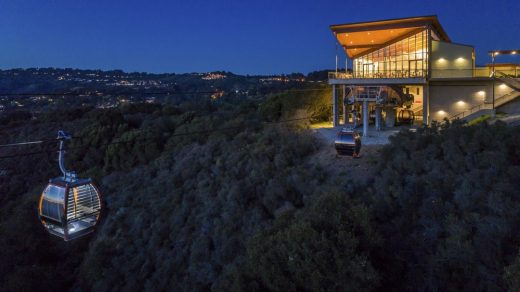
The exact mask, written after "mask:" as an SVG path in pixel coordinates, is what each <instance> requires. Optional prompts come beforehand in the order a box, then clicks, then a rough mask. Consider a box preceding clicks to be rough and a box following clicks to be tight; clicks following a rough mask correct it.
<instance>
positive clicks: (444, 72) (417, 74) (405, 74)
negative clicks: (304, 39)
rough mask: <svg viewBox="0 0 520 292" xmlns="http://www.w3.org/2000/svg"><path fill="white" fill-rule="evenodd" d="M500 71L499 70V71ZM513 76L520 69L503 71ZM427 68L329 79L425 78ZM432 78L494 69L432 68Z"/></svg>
mask: <svg viewBox="0 0 520 292" xmlns="http://www.w3.org/2000/svg"><path fill="white" fill-rule="evenodd" d="M497 72H498V71H497ZM501 72H502V73H503V74H504V75H506V76H508V77H511V78H515V77H516V78H520V71H519V70H515V69H511V70H504V71H501ZM427 74H428V71H427V70H386V71H377V72H368V73H367V72H353V73H345V72H329V79H352V78H360V79H376V78H425V77H427ZM430 74H431V75H430V77H431V78H473V77H488V78H491V77H493V76H492V69H490V68H488V67H477V68H472V69H432V70H431V73H430Z"/></svg>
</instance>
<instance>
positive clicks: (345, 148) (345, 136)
mask: <svg viewBox="0 0 520 292" xmlns="http://www.w3.org/2000/svg"><path fill="white" fill-rule="evenodd" d="M334 147H335V148H336V152H337V153H338V155H351V156H353V157H359V151H361V136H360V135H359V133H358V132H356V131H354V130H350V129H343V130H341V131H339V132H338V133H337V134H336V140H335V141H334Z"/></svg>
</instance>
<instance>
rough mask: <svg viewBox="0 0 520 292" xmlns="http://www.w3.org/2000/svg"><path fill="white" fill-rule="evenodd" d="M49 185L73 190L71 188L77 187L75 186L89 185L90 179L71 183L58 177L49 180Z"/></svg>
mask: <svg viewBox="0 0 520 292" xmlns="http://www.w3.org/2000/svg"><path fill="white" fill-rule="evenodd" d="M49 183H50V184H53V185H56V186H60V187H64V188H65V187H69V188H73V187H77V186H81V185H86V184H90V183H92V179H90V178H82V179H75V180H73V181H69V180H65V179H64V178H63V177H61V176H60V177H55V178H51V179H50V180H49Z"/></svg>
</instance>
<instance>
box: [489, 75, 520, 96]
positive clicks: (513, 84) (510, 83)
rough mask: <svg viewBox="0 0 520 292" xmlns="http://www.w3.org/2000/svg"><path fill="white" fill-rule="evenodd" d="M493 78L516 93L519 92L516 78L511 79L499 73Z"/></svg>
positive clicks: (519, 85)
mask: <svg viewBox="0 0 520 292" xmlns="http://www.w3.org/2000/svg"><path fill="white" fill-rule="evenodd" d="M495 76H496V78H497V79H498V80H500V81H502V82H504V83H505V84H506V85H507V86H509V87H510V88H512V89H514V90H516V91H520V80H519V79H518V78H514V77H511V76H509V75H507V74H505V73H503V72H500V71H496V72H495Z"/></svg>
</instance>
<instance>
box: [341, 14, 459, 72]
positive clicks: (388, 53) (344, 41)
mask: <svg viewBox="0 0 520 292" xmlns="http://www.w3.org/2000/svg"><path fill="white" fill-rule="evenodd" d="M331 30H332V31H333V32H334V35H335V36H336V38H337V40H338V42H339V43H340V44H341V46H342V47H343V49H344V50H345V52H346V53H347V56H348V57H349V58H350V59H351V60H352V62H353V73H354V74H353V75H354V76H353V77H355V78H413V77H426V74H427V71H428V66H429V60H428V55H429V51H428V50H429V42H430V40H440V41H444V42H450V39H449V37H448V35H447V34H446V32H445V31H444V29H443V28H442V26H441V25H440V23H439V21H438V19H437V17H436V16H421V17H411V18H400V19H389V20H381V21H372V22H362V23H349V24H340V25H333V26H331Z"/></svg>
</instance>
